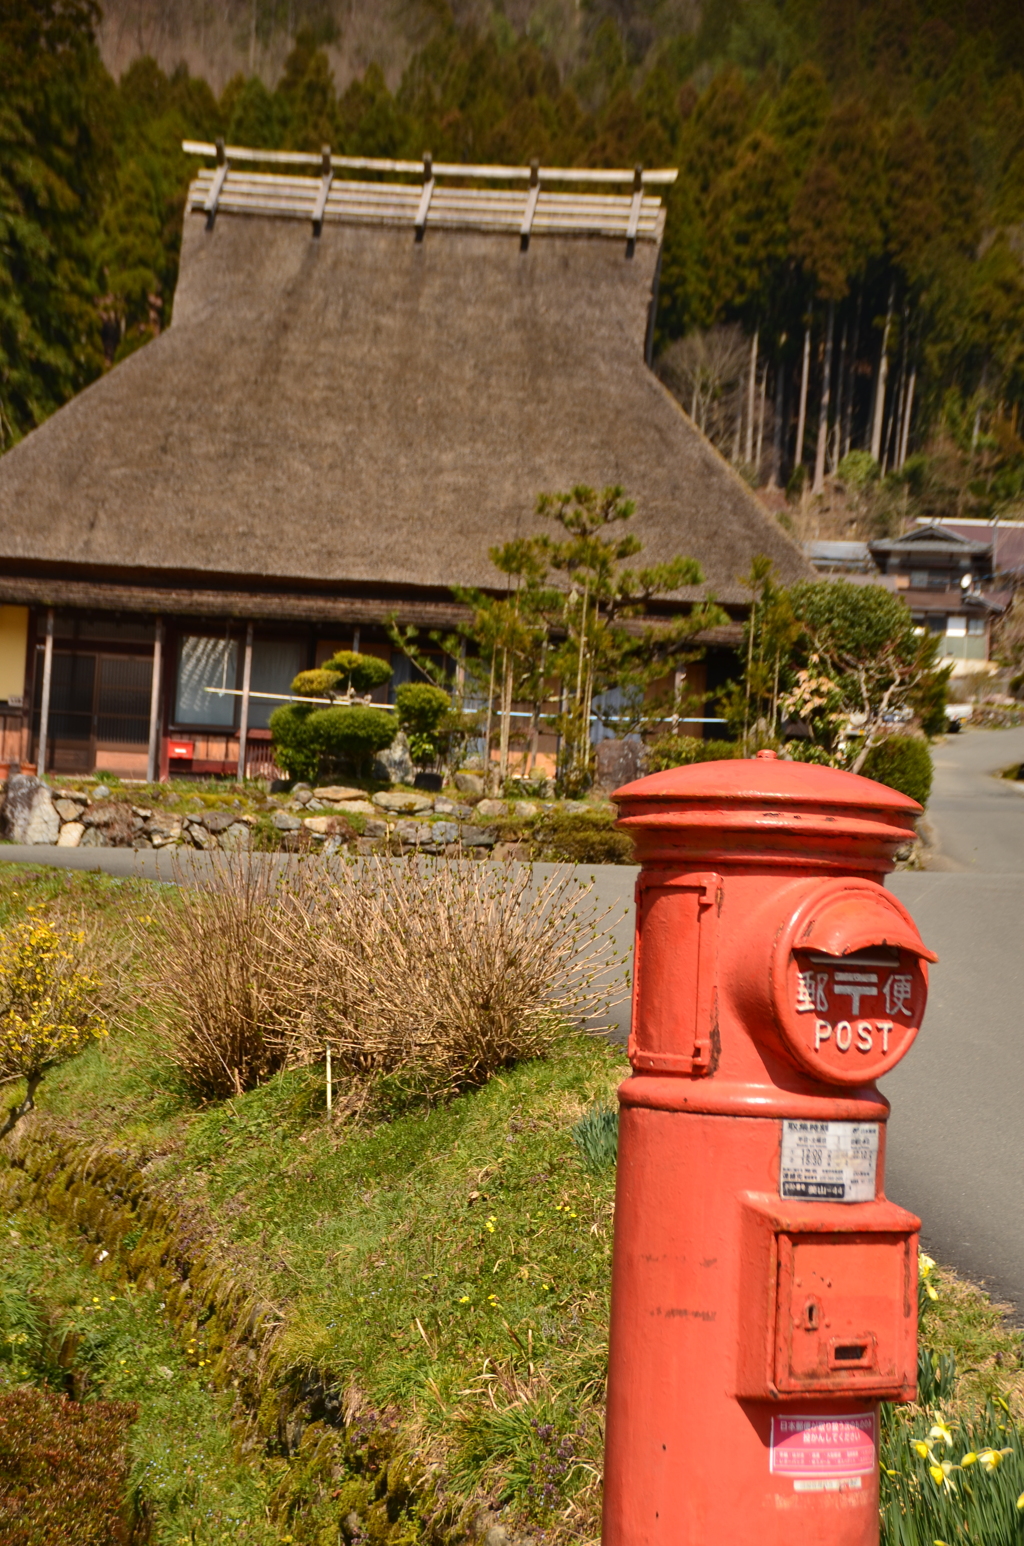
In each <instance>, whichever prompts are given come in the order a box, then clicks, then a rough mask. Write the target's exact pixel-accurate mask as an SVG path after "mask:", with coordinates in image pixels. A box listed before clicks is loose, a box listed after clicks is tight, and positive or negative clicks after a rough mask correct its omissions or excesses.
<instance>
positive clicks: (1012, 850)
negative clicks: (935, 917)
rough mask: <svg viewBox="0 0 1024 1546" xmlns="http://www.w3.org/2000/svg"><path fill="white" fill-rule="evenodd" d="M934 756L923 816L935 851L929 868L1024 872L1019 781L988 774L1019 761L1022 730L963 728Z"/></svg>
mask: <svg viewBox="0 0 1024 1546" xmlns="http://www.w3.org/2000/svg"><path fill="white" fill-rule="evenodd" d="M933 758H934V763H935V784H934V787H933V789H932V797H931V799H930V800H929V802H928V818H929V820H930V822H931V825H932V827H933V829H934V831H935V833H936V836H937V838H938V847H939V853H938V855H937V856H936V858H935V859H934V860H932V862H931V863H930V865H929V868H930V869H941V870H951V871H955V872H959V873H963V872H965V871H969V872H970V873H972V874H975V875H1021V876H1024V782H1022V783H1018V784H1013V783H1010V782H1008V781H1007V780H1006V779H1003V778H992V777H991V776H990V775H991V774H992V773H993V772H995V771H996V770H998V769H1001V768H1005V767H1009V766H1011V765H1013V764H1016V765H1017V766H1018V767H1019V766H1020V764H1021V763H1022V762H1024V729H1020V730H965V731H963V732H961V734H960V735H951V736H948V737H947V738H946V740H945V742H944V743H943V744H942V745H940V746H937V747H936V748H935V750H934V753H933Z"/></svg>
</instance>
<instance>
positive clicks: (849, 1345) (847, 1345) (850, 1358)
mask: <svg viewBox="0 0 1024 1546" xmlns="http://www.w3.org/2000/svg"><path fill="white" fill-rule="evenodd" d="M867 1350H868V1345H867V1343H866V1342H844V1343H843V1344H842V1346H841V1347H837V1348H836V1350H835V1353H834V1354H833V1356H834V1358H835V1361H836V1363H859V1362H860V1360H861V1359H862V1358H863V1357H864V1355H865V1353H866V1352H867Z"/></svg>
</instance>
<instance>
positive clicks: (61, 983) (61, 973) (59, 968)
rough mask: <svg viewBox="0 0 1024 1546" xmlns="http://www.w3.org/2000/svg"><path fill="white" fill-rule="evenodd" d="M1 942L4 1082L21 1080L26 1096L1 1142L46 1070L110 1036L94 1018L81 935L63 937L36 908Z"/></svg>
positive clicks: (92, 981) (0, 1066) (0, 1063)
mask: <svg viewBox="0 0 1024 1546" xmlns="http://www.w3.org/2000/svg"><path fill="white" fill-rule="evenodd" d="M28 911H29V916H28V917H27V918H26V919H24V920H23V921H22V922H21V923H16V924H15V925H14V926H13V928H11V930H10V931H9V932H8V934H7V936H6V938H5V939H4V940H3V941H2V942H0V1079H4V1080H8V1079H13V1078H18V1077H21V1078H23V1079H25V1080H27V1081H28V1093H27V1095H26V1098H25V1101H24V1102H22V1104H21V1105H20V1106H15V1107H13V1108H12V1110H11V1114H10V1116H9V1118H8V1120H7V1122H6V1123H5V1124H4V1125H3V1127H2V1128H0V1136H2V1135H3V1133H5V1132H9V1131H10V1129H11V1127H13V1125H14V1123H15V1122H16V1121H17V1120H18V1117H19V1116H23V1115H24V1113H25V1112H26V1111H29V1110H31V1108H32V1104H33V1097H34V1095H35V1091H36V1088H37V1087H38V1085H39V1081H40V1080H41V1079H42V1077H43V1075H44V1074H45V1073H46V1071H47V1069H48V1068H53V1067H54V1066H55V1065H56V1064H58V1063H64V1062H66V1061H67V1059H68V1058H71V1057H74V1056H75V1054H76V1053H78V1052H81V1051H82V1050H83V1049H84V1048H85V1047H87V1046H88V1045H89V1043H90V1042H92V1041H95V1040H96V1039H97V1038H98V1037H101V1036H105V1035H106V1034H107V1027H106V1025H105V1024H104V1022H103V1020H102V1019H101V1018H100V1016H99V1015H98V1014H97V1013H96V1011H95V1008H94V1005H93V994H94V992H95V989H96V988H97V986H98V979H97V978H96V977H93V976H91V975H90V974H89V973H88V972H85V971H82V970H81V968H80V965H79V952H80V949H81V945H82V935H81V934H62V933H61V932H60V931H59V930H58V929H56V928H54V926H53V925H52V924H51V923H50V922H48V920H47V919H46V918H44V917H42V916H41V909H40V908H38V907H30V908H29V910H28Z"/></svg>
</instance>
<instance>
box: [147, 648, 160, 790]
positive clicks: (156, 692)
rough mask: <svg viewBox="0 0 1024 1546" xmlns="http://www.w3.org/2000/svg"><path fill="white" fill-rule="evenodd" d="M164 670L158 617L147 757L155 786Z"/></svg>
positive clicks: (150, 774)
mask: <svg viewBox="0 0 1024 1546" xmlns="http://www.w3.org/2000/svg"><path fill="white" fill-rule="evenodd" d="M163 668H164V620H163V618H162V617H158V618H157V620H156V628H155V631H154V634H153V682H152V685H151V687H150V689H149V751H148V755H147V757H146V782H147V783H148V784H155V783H156V780H157V775H158V772H159V752H160V680H161V677H162V676H163Z"/></svg>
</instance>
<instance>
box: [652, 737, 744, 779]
mask: <svg viewBox="0 0 1024 1546" xmlns="http://www.w3.org/2000/svg"><path fill="white" fill-rule="evenodd" d="M739 754H740V747H739V744H738V742H736V741H705V740H704V739H703V738H702V737H701V736H698V735H660V736H658V738H657V740H656V741H652V742H651V745H650V747H649V749H648V755H647V768H648V772H650V773H663V772H664V771H665V769H666V768H682V767H685V766H686V765H687V764H688V763H690V762H720V761H721V760H722V759H723V758H725V757H738V756H739Z"/></svg>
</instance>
